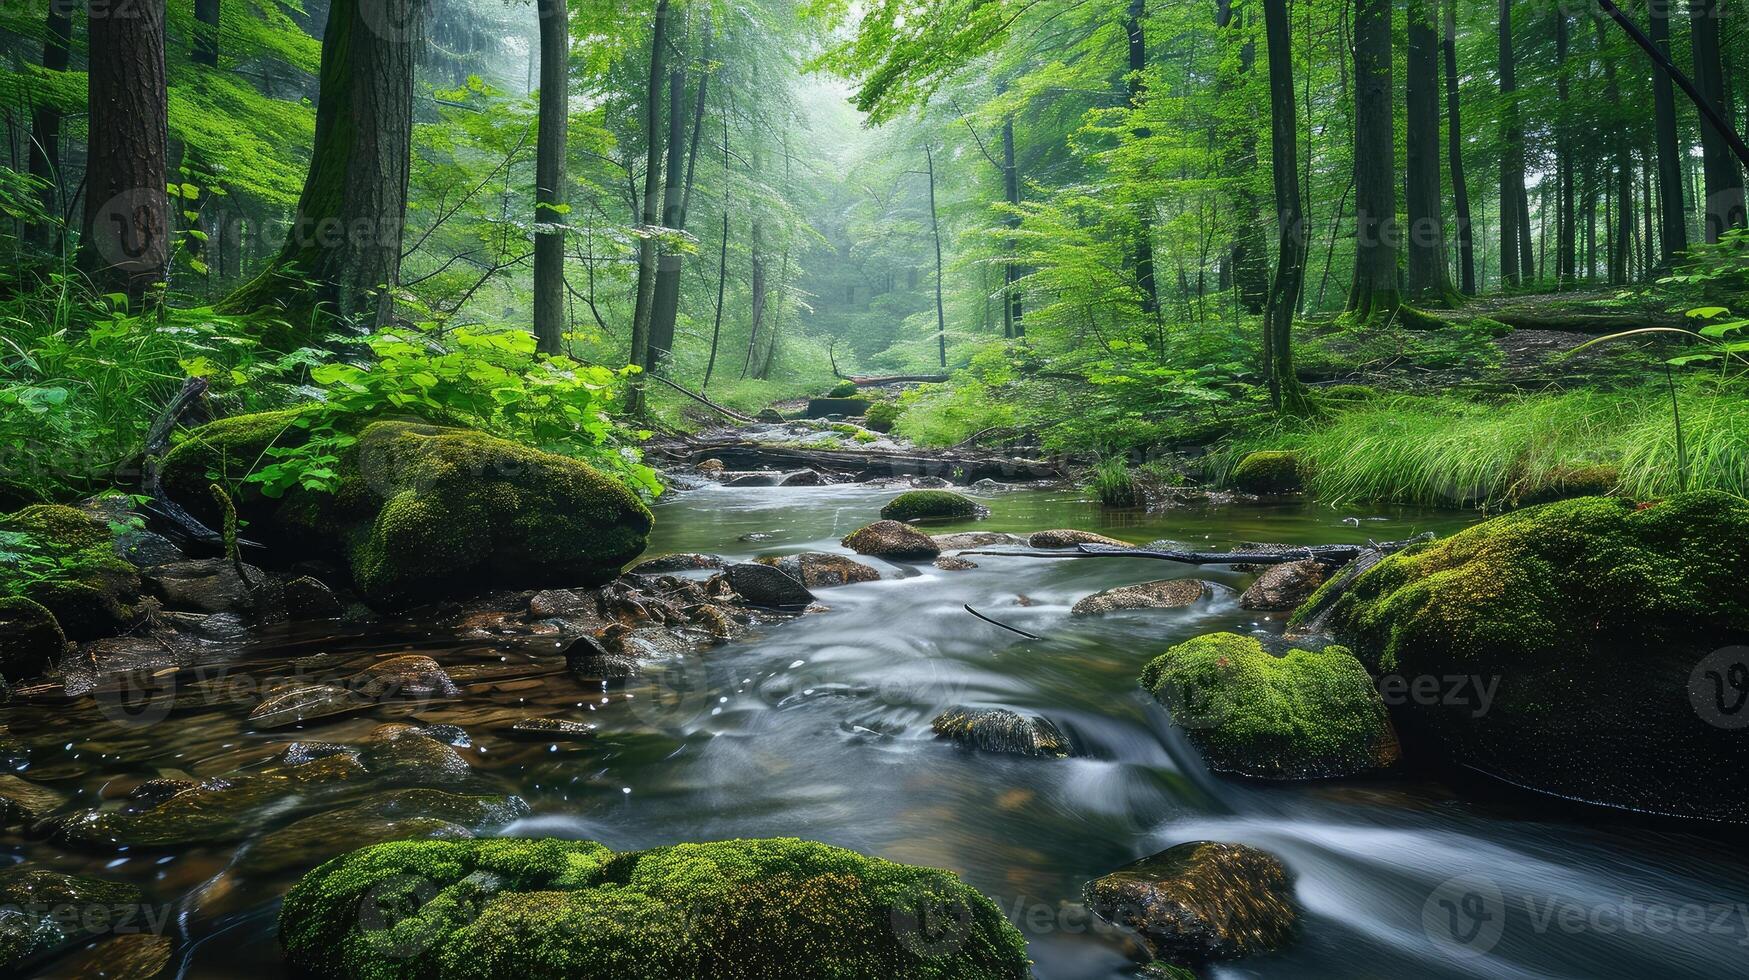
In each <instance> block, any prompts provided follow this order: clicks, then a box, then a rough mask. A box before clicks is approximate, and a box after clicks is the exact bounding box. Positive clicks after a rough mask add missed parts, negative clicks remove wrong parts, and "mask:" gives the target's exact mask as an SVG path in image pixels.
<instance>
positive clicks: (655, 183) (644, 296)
mask: <svg viewBox="0 0 1749 980" xmlns="http://www.w3.org/2000/svg"><path fill="white" fill-rule="evenodd" d="M668 17H669V6H668V0H657V2H656V24H655V29H654V30H653V31H652V33H651V35H650V82H649V87H648V88H647V89H645V92H644V140H645V143H646V146H645V147H644V204H643V209H642V212H641V214H640V218H639V221H640V224H641V225H642V226H643V227H642V229H641V231H642V232H643V234H642V236H641V237H640V238H639V239H638V302H637V309H636V312H634V313H633V315H632V351H631V357H630V363H631V364H632V366H634V367H637V368H639V369H640V370H643V371H648V370H649V369H650V366H651V362H650V307H651V306H652V305H653V303H652V302H651V301H652V300H653V299H654V298H655V293H656V251H657V250H656V240H655V239H654V238H652V237H651V235H652V233H653V232H654V231H655V229H656V222H657V221H658V220H659V219H660V214H661V212H660V211H659V208H660V207H661V204H662V138H661V136H662V76H663V75H664V73H665V68H664V66H665V64H666V58H667V53H668V51H667V48H668ZM626 408H627V411H629V412H630V413H631V414H633V415H638V414H642V412H643V410H644V383H643V381H642V380H641V379H639V378H636V377H634V378H633V379H632V383H631V391H630V394H629V395H628V397H627V399H626Z"/></svg>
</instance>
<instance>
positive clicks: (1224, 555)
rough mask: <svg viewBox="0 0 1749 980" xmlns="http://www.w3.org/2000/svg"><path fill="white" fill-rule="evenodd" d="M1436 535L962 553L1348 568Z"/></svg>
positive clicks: (1011, 556) (1086, 546) (972, 552)
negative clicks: (1220, 546) (1264, 545)
mask: <svg viewBox="0 0 1749 980" xmlns="http://www.w3.org/2000/svg"><path fill="white" fill-rule="evenodd" d="M1432 540H1433V533H1432V532H1431V531H1430V532H1428V533H1426V534H1419V535H1416V536H1415V537H1413V538H1409V539H1408V540H1405V541H1386V542H1384V543H1382V544H1372V543H1369V544H1314V545H1307V546H1306V547H1303V548H1292V549H1287V550H1282V551H1152V550H1149V549H1146V548H1118V547H1114V546H1112V545H1101V544H1083V545H1080V546H1079V548H1078V550H1076V551H1069V552H1057V553H1051V552H1037V551H961V552H959V554H961V555H992V556H997V557H1004V558H1153V559H1156V560H1159V561H1175V562H1180V563H1183V564H1186V565H1285V564H1287V563H1288V562H1294V561H1305V560H1306V559H1308V558H1310V559H1313V560H1315V561H1318V562H1320V563H1322V564H1325V565H1345V564H1347V563H1348V562H1351V561H1353V560H1354V559H1356V558H1358V557H1360V556H1361V555H1362V554H1365V553H1366V552H1369V551H1377V552H1379V553H1381V554H1390V553H1391V552H1393V551H1401V550H1403V549H1404V548H1407V547H1409V546H1410V545H1414V544H1420V543H1422V542H1423V541H1432Z"/></svg>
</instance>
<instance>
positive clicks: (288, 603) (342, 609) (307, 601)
mask: <svg viewBox="0 0 1749 980" xmlns="http://www.w3.org/2000/svg"><path fill="white" fill-rule="evenodd" d="M345 613H346V605H345V604H344V603H342V602H341V601H340V597H339V596H336V595H335V594H334V590H333V589H330V588H329V587H328V586H327V584H326V583H324V582H323V581H322V580H321V579H318V578H315V577H313V576H310V575H302V576H299V577H297V578H294V579H292V580H291V581H289V582H287V583H285V614H286V615H287V616H289V617H291V618H292V619H299V620H306V619H339V618H340V617H341V616H343V615H345Z"/></svg>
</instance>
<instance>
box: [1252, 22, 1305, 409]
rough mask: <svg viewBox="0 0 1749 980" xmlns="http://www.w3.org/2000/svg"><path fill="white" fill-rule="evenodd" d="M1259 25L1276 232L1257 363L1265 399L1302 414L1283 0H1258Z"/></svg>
mask: <svg viewBox="0 0 1749 980" xmlns="http://www.w3.org/2000/svg"><path fill="white" fill-rule="evenodd" d="M1263 24H1264V35H1265V38H1266V46H1267V49H1268V54H1269V118H1270V153H1271V158H1272V162H1273V164H1274V173H1275V209H1276V224H1277V227H1278V229H1279V233H1280V238H1279V242H1278V247H1277V251H1276V261H1275V281H1274V283H1273V285H1272V287H1271V289H1270V292H1269V303H1268V306H1267V307H1266V308H1265V310H1264V317H1263V362H1264V365H1265V375H1266V377H1267V378H1268V379H1269V382H1268V383H1269V399H1270V402H1271V403H1272V404H1273V405H1274V406H1275V408H1276V409H1277V410H1278V411H1287V412H1290V413H1293V414H1296V415H1302V414H1305V413H1306V411H1307V410H1308V408H1309V405H1308V403H1307V401H1306V395H1305V390H1304V389H1303V388H1301V386H1300V382H1299V379H1298V378H1297V377H1296V376H1295V375H1294V358H1293V324H1294V311H1295V309H1297V308H1298V305H1299V302H1298V301H1299V295H1300V291H1301V290H1302V289H1303V288H1304V286H1305V278H1306V218H1305V213H1304V209H1303V207H1302V205H1301V202H1300V178H1299V172H1300V170H1299V161H1298V158H1297V157H1298V151H1297V149H1296V144H1297V143H1298V141H1299V122H1298V120H1297V119H1296V118H1295V112H1294V73H1293V35H1292V32H1291V29H1290V26H1289V24H1288V10H1287V0H1263Z"/></svg>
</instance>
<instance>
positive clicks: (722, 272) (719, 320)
mask: <svg viewBox="0 0 1749 980" xmlns="http://www.w3.org/2000/svg"><path fill="white" fill-rule="evenodd" d="M701 101H702V100H701ZM728 185H729V100H728V98H727V97H726V93H725V97H724V99H723V186H724V187H725V188H727V187H728ZM728 284H729V205H728V201H727V200H726V199H725V200H724V202H723V234H722V242H721V244H720V245H719V246H718V247H717V316H716V323H715V324H714V325H713V326H712V327H711V357H710V361H709V362H708V363H706V364H705V366H704V384H702V385H700V386H699V391H701V392H709V391H710V388H711V374H712V373H713V372H715V371H716V369H717V342H718V341H720V340H721V339H722V336H723V294H724V292H725V291H726V290H727V288H728Z"/></svg>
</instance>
